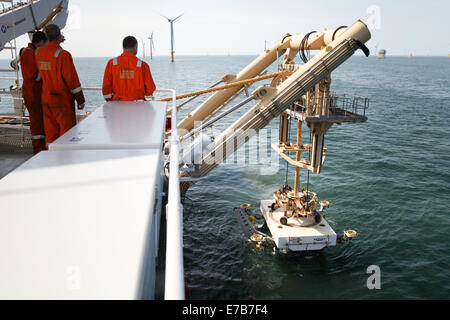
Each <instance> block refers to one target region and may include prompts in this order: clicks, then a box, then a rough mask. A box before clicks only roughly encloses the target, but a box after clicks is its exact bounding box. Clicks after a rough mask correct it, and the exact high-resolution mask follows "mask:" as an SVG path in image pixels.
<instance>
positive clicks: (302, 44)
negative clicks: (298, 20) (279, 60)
mask: <svg viewBox="0 0 450 320" xmlns="http://www.w3.org/2000/svg"><path fill="white" fill-rule="evenodd" d="M316 32H317V31H311V32H309V33H307V34H306V35H305V36H304V37H303V39H302V41H301V42H300V48H299V50H298V54H299V55H300V59H302V61H303V62H304V63H307V62H308V58H307V57H306V54H305V49H306V47H307V46H308V39H309V36H310V35H312V34H313V33H316Z"/></svg>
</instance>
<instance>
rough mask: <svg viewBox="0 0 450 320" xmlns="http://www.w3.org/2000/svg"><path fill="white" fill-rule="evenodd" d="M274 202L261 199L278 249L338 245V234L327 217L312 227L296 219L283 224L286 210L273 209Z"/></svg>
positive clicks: (264, 213) (307, 249) (315, 248)
mask: <svg viewBox="0 0 450 320" xmlns="http://www.w3.org/2000/svg"><path fill="white" fill-rule="evenodd" d="M272 203H273V201H272V200H261V212H262V214H263V216H264V219H265V220H266V223H267V226H268V227H269V230H270V233H271V234H272V239H273V240H274V242H275V244H276V246H277V247H278V249H289V250H292V251H317V250H322V249H323V248H326V247H330V246H335V245H336V241H337V235H336V233H335V232H334V230H333V229H332V228H331V227H330V225H329V224H328V222H327V221H326V220H325V219H322V221H321V222H320V223H319V224H317V225H315V226H311V227H300V226H299V225H298V223H297V221H296V220H295V219H288V225H282V224H281V223H280V218H281V217H282V216H284V211H283V210H282V209H281V208H278V209H277V210H275V211H272V210H271V209H270V206H271V205H272Z"/></svg>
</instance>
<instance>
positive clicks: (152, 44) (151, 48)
mask: <svg viewBox="0 0 450 320" xmlns="http://www.w3.org/2000/svg"><path fill="white" fill-rule="evenodd" d="M148 40H150V59H153V49H155V43H154V42H153V32H152V35H151V36H150V37H149V38H148Z"/></svg>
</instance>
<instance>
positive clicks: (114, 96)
mask: <svg viewBox="0 0 450 320" xmlns="http://www.w3.org/2000/svg"><path fill="white" fill-rule="evenodd" d="M122 45H123V53H122V54H121V55H120V56H119V57H116V58H114V59H111V60H109V62H108V64H107V65H106V69H105V75H104V77H103V96H104V98H105V100H106V101H136V100H145V96H150V95H151V94H152V93H153V92H154V91H155V89H156V86H155V83H154V82H153V78H152V74H151V72H150V67H149V66H148V64H147V63H145V62H144V61H142V60H140V59H138V58H137V57H136V54H137V51H138V49H137V47H138V42H137V40H136V38H135V37H132V36H128V37H125V39H123V43H122Z"/></svg>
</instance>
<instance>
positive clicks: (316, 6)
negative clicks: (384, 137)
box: [0, 0, 450, 58]
mask: <svg viewBox="0 0 450 320" xmlns="http://www.w3.org/2000/svg"><path fill="white" fill-rule="evenodd" d="M69 12H70V13H69V19H68V24H67V27H66V28H65V29H64V30H63V33H64V36H65V37H66V41H65V42H64V44H63V45H62V46H63V48H64V49H66V50H68V51H70V52H71V53H72V55H73V56H74V57H111V56H116V55H119V54H120V53H121V51H122V49H121V44H122V39H123V38H124V37H125V36H127V35H134V36H135V37H136V38H137V39H138V40H139V42H140V43H139V55H143V50H142V47H143V45H142V44H143V43H144V46H145V48H146V54H147V55H148V54H149V40H148V39H147V38H148V37H149V36H150V34H151V33H152V32H153V34H154V42H155V50H154V55H157V56H168V55H170V25H169V23H168V22H167V20H166V19H165V18H163V17H162V16H161V15H165V16H167V17H170V18H174V17H176V16H178V15H180V14H183V16H182V17H180V18H179V19H178V20H177V21H176V22H175V23H174V32H175V55H228V54H230V55H256V54H260V53H261V52H262V50H263V49H264V45H265V41H267V45H268V46H271V45H272V44H273V43H275V42H277V41H278V40H280V39H281V38H282V37H283V36H284V35H285V34H286V33H290V34H296V33H300V34H304V33H307V32H309V31H314V30H316V31H321V30H323V29H325V28H328V29H334V28H336V27H339V26H341V25H351V24H352V23H354V22H355V21H356V20H358V19H361V20H363V21H364V22H366V23H367V25H368V26H369V28H370V30H371V33H372V39H371V40H370V41H369V42H368V44H367V46H368V47H369V48H370V49H371V51H373V52H374V51H375V49H376V48H377V49H378V50H379V49H386V50H387V52H388V54H389V55H409V54H410V53H413V54H414V55H415V56H447V55H448V54H449V53H450V23H449V20H450V1H448V0H428V1H416V0H412V1H406V0H396V1H392V0H370V1H364V0H341V1H332V0H314V1H301V0H283V1H279V2H276V1H268V0H240V1H235V0H227V1H225V0H190V1H181V0H171V1H167V0H164V1H162V0H161V1H156V0H130V1H107V0H96V1H93V0H70V1H69ZM27 40H28V39H27V37H26V36H23V37H21V38H20V39H19V45H20V46H25V44H26V42H27ZM2 57H3V58H5V52H2V53H0V58H2Z"/></svg>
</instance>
